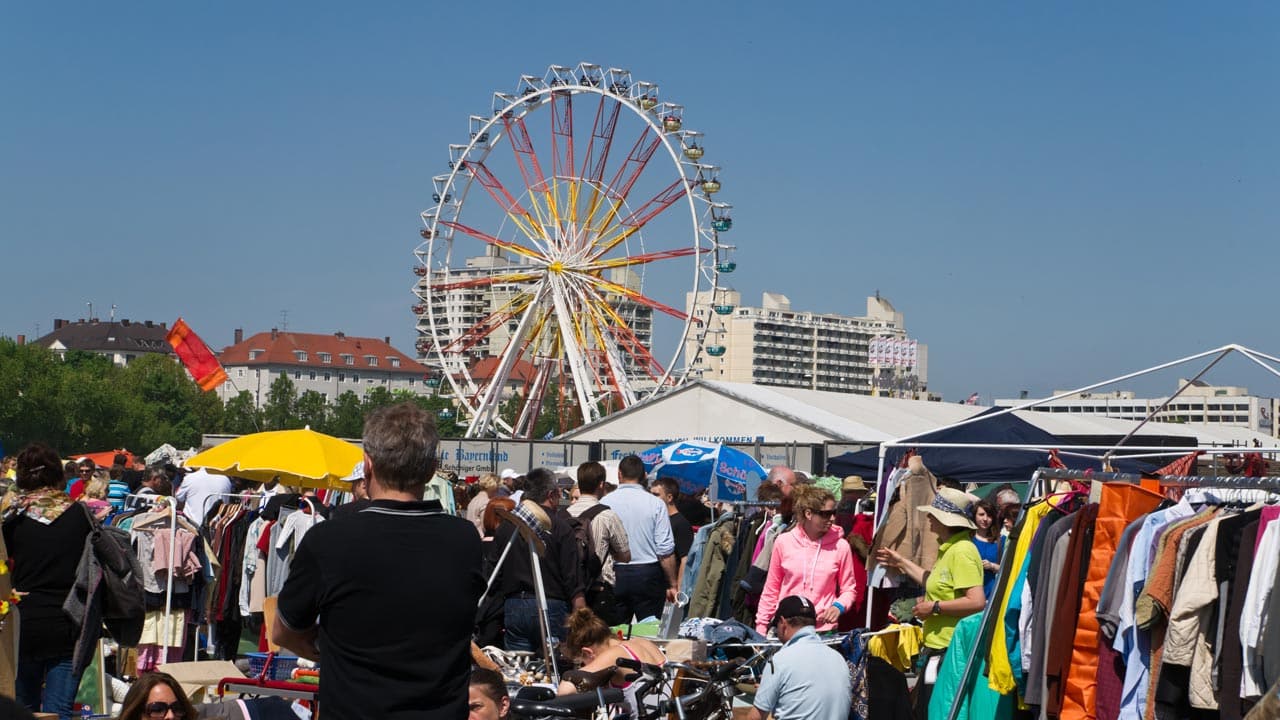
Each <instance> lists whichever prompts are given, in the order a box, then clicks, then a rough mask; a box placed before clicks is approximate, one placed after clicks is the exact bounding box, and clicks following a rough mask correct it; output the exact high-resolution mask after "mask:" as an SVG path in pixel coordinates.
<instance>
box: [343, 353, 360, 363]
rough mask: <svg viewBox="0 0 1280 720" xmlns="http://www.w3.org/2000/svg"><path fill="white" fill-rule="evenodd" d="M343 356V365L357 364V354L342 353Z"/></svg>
mask: <svg viewBox="0 0 1280 720" xmlns="http://www.w3.org/2000/svg"><path fill="white" fill-rule="evenodd" d="M341 357H342V364H343V365H355V364H356V356H355V355H350V354H348V353H342V355H341Z"/></svg>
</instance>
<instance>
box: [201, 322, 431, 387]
mask: <svg viewBox="0 0 1280 720" xmlns="http://www.w3.org/2000/svg"><path fill="white" fill-rule="evenodd" d="M251 350H256V351H258V352H257V353H255V355H254V358H253V359H252V360H250V359H249V352H250V351H251ZM299 352H303V353H306V356H305V357H306V359H305V360H304V359H302V357H301V356H300V355H299V354H298V353H299ZM323 353H328V355H329V362H324V361H323V359H322V354H323ZM346 355H350V356H351V364H349V365H348V364H347V358H346V357H344V356H346ZM369 356H372V357H373V358H374V359H375V360H376V361H377V365H372V364H370V362H369ZM389 358H396V359H397V360H399V361H400V367H393V366H392V365H391V361H390V360H389ZM218 360H219V361H221V362H222V365H223V366H224V367H227V366H235V365H250V366H252V365H291V366H297V367H312V368H314V367H318V368H337V369H339V370H341V369H342V368H352V369H357V370H372V371H375V372H387V373H403V374H406V375H416V376H421V375H424V374H426V373H428V372H430V371H431V369H430V368H428V367H427V366H426V365H423V364H421V363H419V362H418V361H416V360H414V359H413V358H411V357H409V356H408V355H405V354H404V353H402V352H400V351H399V350H397V349H395V348H394V347H392V346H391V344H390V343H388V342H387V341H385V340H382V339H379V338H369V337H355V336H352V335H344V334H342V333H334V334H333V335H318V334H315V333H295V332H276V331H274V330H273V331H271V332H261V333H258V334H256V335H253V336H251V337H249V338H247V339H245V341H244V342H240V343H236V344H235V345H230V346H228V347H226V348H223V350H222V353H221V354H219V356H218Z"/></svg>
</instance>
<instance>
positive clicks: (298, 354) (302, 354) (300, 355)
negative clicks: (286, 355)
mask: <svg viewBox="0 0 1280 720" xmlns="http://www.w3.org/2000/svg"><path fill="white" fill-rule="evenodd" d="M293 356H294V357H295V358H297V359H298V362H306V361H307V351H306V350H294V351H293Z"/></svg>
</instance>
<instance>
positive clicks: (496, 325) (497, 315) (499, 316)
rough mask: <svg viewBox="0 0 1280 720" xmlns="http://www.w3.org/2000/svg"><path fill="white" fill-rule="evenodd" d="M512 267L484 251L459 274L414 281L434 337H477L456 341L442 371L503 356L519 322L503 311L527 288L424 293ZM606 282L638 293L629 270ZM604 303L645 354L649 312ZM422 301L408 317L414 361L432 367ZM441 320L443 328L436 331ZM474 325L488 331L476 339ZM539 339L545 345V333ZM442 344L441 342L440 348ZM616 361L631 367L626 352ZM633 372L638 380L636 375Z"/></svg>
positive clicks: (498, 254)
mask: <svg viewBox="0 0 1280 720" xmlns="http://www.w3.org/2000/svg"><path fill="white" fill-rule="evenodd" d="M516 265H517V263H516V262H515V261H512V260H511V259H509V258H507V257H506V256H505V255H504V254H503V253H502V251H501V250H500V249H498V248H490V252H489V253H488V254H486V255H482V256H480V257H473V258H467V261H466V267H465V269H459V268H453V269H452V270H451V271H450V273H449V275H448V279H447V280H445V276H444V273H443V272H442V271H440V270H434V271H431V273H430V274H428V275H427V276H424V277H423V278H422V279H421V280H419V281H418V285H417V293H418V296H419V297H420V298H423V299H424V301H425V302H430V303H431V305H432V308H433V309H434V312H435V316H436V322H437V327H436V331H437V335H439V336H441V337H444V338H449V339H451V341H458V339H459V338H468V337H475V338H478V340H476V341H475V342H473V343H472V342H469V341H467V340H461V341H458V343H457V347H456V348H455V351H451V352H450V353H449V354H448V358H447V360H446V367H445V368H444V369H445V371H446V372H451V373H455V372H457V371H459V370H460V369H461V368H462V367H463V366H467V367H471V366H472V365H473V364H474V363H476V362H477V361H479V360H481V359H483V358H488V357H496V356H498V355H499V354H501V353H502V352H503V350H504V349H505V348H506V347H507V343H508V342H509V341H510V340H511V333H513V332H515V330H516V327H517V325H518V324H519V322H520V316H519V314H518V313H516V312H511V313H509V314H508V313H507V310H510V309H512V308H513V306H512V303H513V301H516V300H517V296H518V295H519V294H520V293H521V292H522V291H524V290H525V289H526V288H528V287H530V286H529V285H528V284H524V283H499V284H491V285H478V286H476V287H455V288H453V289H450V290H446V291H445V292H442V293H434V294H430V293H429V292H428V288H429V287H430V286H431V284H433V283H435V284H443V283H445V282H447V283H449V284H450V285H455V284H459V283H463V282H466V281H467V280H471V279H476V280H479V279H481V278H487V277H490V276H492V275H494V274H497V273H502V272H505V271H507V268H511V270H512V271H514V269H515V267H516ZM607 277H608V279H609V281H610V282H612V283H614V284H615V285H620V286H622V287H626V288H628V289H634V290H639V289H640V276H639V275H637V274H636V273H635V272H634V271H632V270H631V269H629V268H614V269H611V270H609V271H608V273H607ZM606 300H607V302H608V303H609V305H610V306H611V307H612V308H613V310H614V312H616V313H617V314H618V316H619V317H621V318H622V319H623V321H625V322H626V323H627V325H628V326H629V327H630V328H631V331H632V332H633V333H635V336H636V338H637V339H638V340H639V341H640V343H641V344H642V345H644V347H645V348H646V349H652V347H653V308H650V307H648V306H646V305H641V304H640V303H637V302H634V301H633V300H630V299H628V298H625V297H622V296H620V295H615V294H609V295H607V296H606ZM425 302H424V303H422V304H419V305H417V306H415V307H414V314H415V316H416V317H417V320H416V324H415V329H416V330H417V331H418V335H419V340H418V342H417V344H416V347H415V350H416V351H417V353H418V355H417V357H418V360H419V361H420V362H422V363H424V364H427V365H431V366H438V365H439V358H438V357H437V356H436V352H435V348H434V345H433V342H434V341H433V338H432V334H431V323H430V321H429V320H428V318H427V306H426V304H425ZM442 321H443V327H441V326H440V323H441V322H442ZM482 324H483V325H482ZM477 326H480V327H482V328H487V327H490V326H491V327H492V330H491V331H490V332H489V333H488V334H487V335H483V337H480V336H481V335H482V334H483V333H482V332H481V331H477V330H475V328H477ZM543 340H544V342H548V343H549V342H550V338H549V334H547V337H544V339H543ZM448 342H449V341H446V345H447V343H448ZM549 350H550V347H541V348H530V353H531V354H534V355H536V354H538V353H539V351H549ZM621 357H622V362H623V365H624V366H625V367H627V368H628V369H635V365H636V363H635V361H634V359H633V358H631V357H630V356H629V355H628V354H626V353H622V356H621ZM599 361H600V362H603V357H600V358H599ZM602 367H603V366H602ZM636 372H637V373H639V374H641V375H643V373H640V371H639V370H636Z"/></svg>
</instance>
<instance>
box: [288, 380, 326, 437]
mask: <svg viewBox="0 0 1280 720" xmlns="http://www.w3.org/2000/svg"><path fill="white" fill-rule="evenodd" d="M295 407H296V409H297V414H298V422H300V423H302V426H303V427H309V428H311V429H312V430H315V431H316V432H328V431H329V403H327V402H325V399H324V395H321V394H320V393H318V392H316V391H315V390H307V391H306V392H304V393H302V395H300V396H298V403H297V405H296V406H295Z"/></svg>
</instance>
